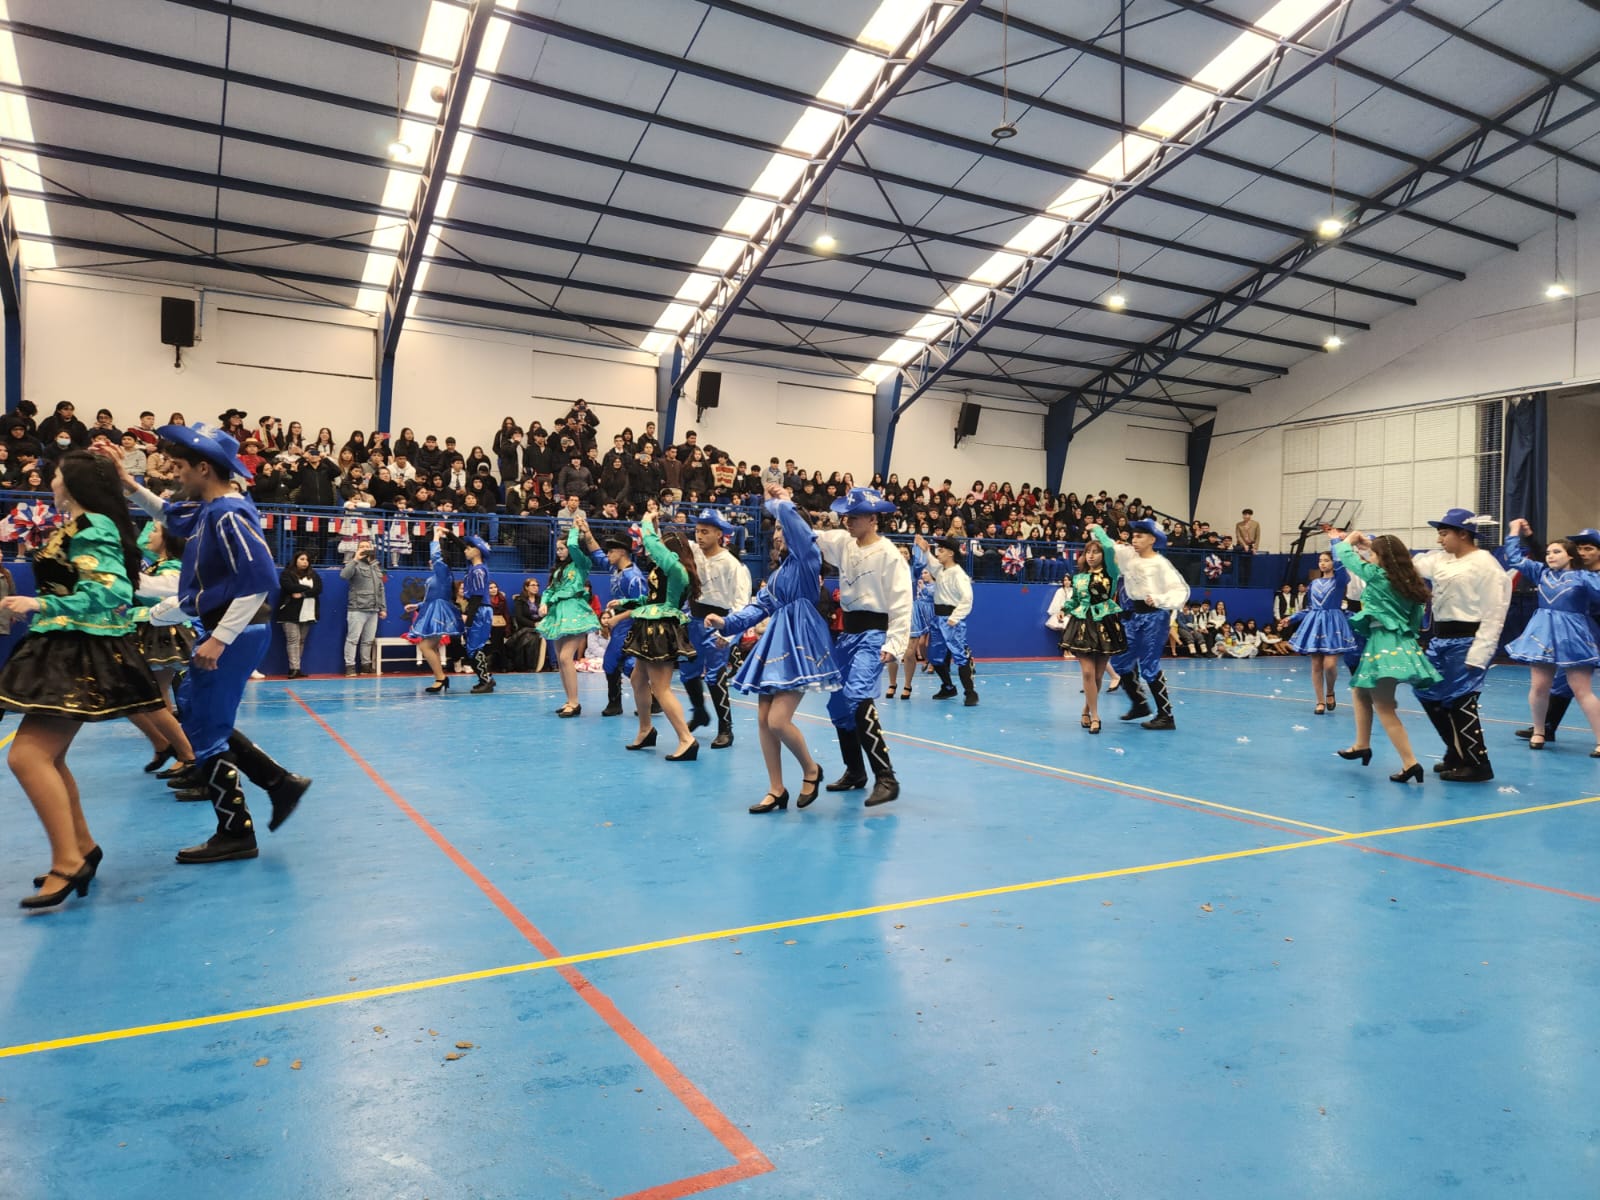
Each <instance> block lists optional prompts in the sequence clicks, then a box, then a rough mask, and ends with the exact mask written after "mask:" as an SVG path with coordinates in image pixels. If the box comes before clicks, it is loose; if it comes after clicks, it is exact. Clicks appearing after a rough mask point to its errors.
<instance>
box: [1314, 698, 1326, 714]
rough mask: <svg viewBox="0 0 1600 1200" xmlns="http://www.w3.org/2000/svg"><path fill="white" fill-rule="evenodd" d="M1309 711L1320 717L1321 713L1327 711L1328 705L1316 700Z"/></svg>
mask: <svg viewBox="0 0 1600 1200" xmlns="http://www.w3.org/2000/svg"><path fill="white" fill-rule="evenodd" d="M1311 711H1312V712H1314V713H1316V714H1317V716H1319V717H1320V716H1321V715H1322V714H1323V713H1325V712H1327V711H1328V706H1327V705H1326V704H1324V703H1323V702H1322V701H1321V700H1318V701H1317V706H1316V707H1315V708H1313V709H1312V710H1311Z"/></svg>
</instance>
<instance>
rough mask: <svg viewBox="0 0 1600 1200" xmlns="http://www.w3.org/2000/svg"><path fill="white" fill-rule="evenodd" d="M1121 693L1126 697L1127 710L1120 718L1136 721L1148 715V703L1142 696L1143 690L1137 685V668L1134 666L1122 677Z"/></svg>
mask: <svg viewBox="0 0 1600 1200" xmlns="http://www.w3.org/2000/svg"><path fill="white" fill-rule="evenodd" d="M1122 693H1123V695H1125V696H1127V697H1128V705H1129V707H1128V711H1127V712H1125V713H1123V714H1122V717H1121V718H1120V719H1121V720H1124V721H1137V720H1138V719H1139V718H1140V717H1148V716H1149V715H1150V705H1149V704H1148V703H1147V702H1146V700H1145V698H1144V691H1143V690H1142V689H1141V688H1140V687H1139V668H1137V667H1135V668H1134V669H1133V670H1131V671H1129V672H1128V673H1127V674H1126V675H1124V676H1123V677H1122Z"/></svg>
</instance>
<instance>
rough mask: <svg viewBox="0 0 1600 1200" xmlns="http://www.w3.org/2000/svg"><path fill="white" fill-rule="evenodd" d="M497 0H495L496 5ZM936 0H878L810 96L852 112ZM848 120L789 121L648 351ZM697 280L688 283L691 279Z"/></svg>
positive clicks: (660, 322) (671, 340)
mask: <svg viewBox="0 0 1600 1200" xmlns="http://www.w3.org/2000/svg"><path fill="white" fill-rule="evenodd" d="M503 2H504V0H502V3H503ZM937 2H938V0H881V3H880V4H879V5H878V8H877V11H876V12H875V13H873V15H872V17H871V19H870V20H868V22H867V24H866V27H865V28H864V29H863V30H862V31H861V35H860V36H859V37H857V38H856V46H855V47H852V48H850V49H847V50H846V51H845V52H844V54H843V56H842V57H841V58H840V59H839V65H838V66H836V67H835V68H834V69H833V71H832V72H831V73H830V74H829V76H828V78H827V81H826V82H824V83H823V85H822V87H821V88H819V89H818V91H817V93H816V98H817V99H818V100H819V101H822V102H824V103H827V104H831V105H836V106H838V107H840V108H843V109H845V110H847V112H848V111H851V110H855V109H858V108H860V107H861V106H862V105H864V104H865V103H867V101H868V99H869V97H868V89H870V88H871V87H872V84H873V82H874V81H875V80H876V79H877V77H878V73H879V71H880V70H881V69H882V67H883V63H884V55H885V54H886V53H888V52H889V51H892V50H894V49H895V48H896V47H898V46H899V45H900V44H901V43H902V42H903V41H905V39H906V37H907V36H908V35H909V34H910V33H911V31H912V30H913V29H915V28H916V27H917V23H918V22H919V21H921V20H922V19H923V17H924V16H926V15H927V12H928V10H929V9H930V8H932V7H933V6H934V4H935V3H937ZM847 120H849V117H848V115H841V114H840V113H837V112H831V111H829V110H828V109H825V108H821V107H807V108H806V109H805V111H804V112H802V113H801V114H800V117H799V119H798V120H797V121H795V123H794V127H793V128H792V129H791V130H790V131H789V133H788V136H787V137H785V138H784V139H783V141H782V142H781V143H780V146H781V147H782V149H781V151H780V153H777V154H774V155H773V156H772V157H771V158H770V159H768V160H767V164H766V166H765V167H763V168H762V170H761V173H760V174H759V175H758V176H757V177H756V180H755V182H754V183H753V184H751V185H750V194H749V195H748V196H746V197H745V199H744V200H742V201H740V203H739V205H738V207H737V208H735V209H734V211H733V215H732V216H731V217H729V218H728V221H727V223H726V224H724V225H723V227H722V236H720V237H718V238H716V239H715V240H714V241H713V242H712V243H711V246H710V248H709V249H707V251H706V252H705V254H703V255H702V256H701V258H700V261H699V263H698V264H696V265H697V268H698V270H697V271H696V274H695V275H692V276H690V280H691V284H690V285H685V286H686V287H690V288H691V290H692V291H695V292H698V293H699V295H697V296H696V298H695V299H694V300H693V301H692V302H690V303H688V304H685V303H683V300H684V297H685V292H684V290H683V289H679V292H678V295H677V297H676V299H675V301H674V303H672V304H670V305H668V306H667V308H666V310H665V311H664V312H663V313H662V314H661V315H660V316H659V317H657V318H656V322H655V329H654V330H653V331H652V332H651V333H650V334H649V335H647V336H646V337H645V339H644V340H643V341H642V342H641V343H640V348H641V349H643V350H644V351H646V352H647V353H650V354H664V353H666V352H667V351H668V350H670V349H671V348H672V347H673V346H674V345H675V344H676V343H677V341H678V338H679V337H680V336H681V335H682V333H683V331H684V329H686V328H687V327H688V324H689V322H690V321H691V320H692V319H693V318H694V315H695V313H696V311H697V309H698V306H699V304H700V303H701V302H702V301H703V299H704V298H705V296H707V295H710V293H711V290H712V288H713V286H714V285H715V281H716V277H718V276H720V275H721V274H722V272H723V271H726V270H727V269H728V267H729V266H731V265H732V264H733V263H734V262H735V261H737V259H738V257H739V255H740V254H741V253H743V252H744V249H745V247H746V246H747V245H748V244H749V239H750V238H752V237H754V236H755V234H756V232H757V231H758V230H759V229H761V228H762V226H764V225H765V224H766V223H767V222H768V221H769V220H770V219H771V218H772V216H773V214H774V213H775V212H776V211H777V208H778V206H777V204H776V203H775V201H776V200H777V199H778V198H779V197H781V196H783V195H784V194H786V193H787V192H788V191H789V189H790V188H792V187H793V186H794V185H795V183H796V182H797V181H798V180H799V179H800V178H801V177H802V176H803V175H804V174H805V170H806V167H807V166H808V165H809V164H810V162H811V160H813V159H815V158H817V157H819V156H821V155H822V154H824V153H825V152H826V151H827V148H828V145H829V144H830V143H831V142H832V141H833V138H834V135H835V134H837V133H838V132H839V129H840V127H841V126H843V125H844V123H845V122H846V121H847ZM837 245H838V242H837V241H836V240H835V239H834V237H833V235H832V234H831V233H828V232H824V233H823V234H822V235H821V236H819V237H818V238H816V240H815V241H813V242H812V243H811V246H812V249H814V250H817V251H819V252H822V253H827V252H829V251H831V250H833V249H834V248H835V247H836V246H837ZM697 279H698V280H703V281H704V282H703V283H694V281H695V280H697Z"/></svg>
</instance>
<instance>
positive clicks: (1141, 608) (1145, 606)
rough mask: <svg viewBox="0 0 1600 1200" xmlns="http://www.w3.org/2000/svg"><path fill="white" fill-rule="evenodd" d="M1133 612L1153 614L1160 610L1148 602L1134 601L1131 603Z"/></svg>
mask: <svg viewBox="0 0 1600 1200" xmlns="http://www.w3.org/2000/svg"><path fill="white" fill-rule="evenodd" d="M1133 611H1134V612H1136V613H1153V612H1160V611H1161V610H1160V609H1159V608H1157V607H1156V606H1155V605H1154V604H1151V603H1150V601H1148V600H1135V601H1134V602H1133Z"/></svg>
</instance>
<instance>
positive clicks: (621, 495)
mask: <svg viewBox="0 0 1600 1200" xmlns="http://www.w3.org/2000/svg"><path fill="white" fill-rule="evenodd" d="M632 485H633V480H632V477H631V476H630V474H629V472H628V464H627V460H626V459H624V458H623V457H622V455H620V454H608V455H606V460H605V465H604V466H602V467H601V468H600V502H601V503H602V504H607V503H610V504H615V505H616V506H617V507H618V508H619V509H620V508H621V507H622V506H623V505H625V504H626V503H627V502H628V495H629V492H630V491H631V489H632Z"/></svg>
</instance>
